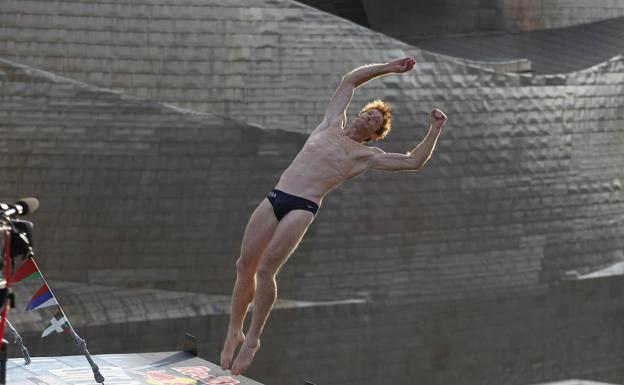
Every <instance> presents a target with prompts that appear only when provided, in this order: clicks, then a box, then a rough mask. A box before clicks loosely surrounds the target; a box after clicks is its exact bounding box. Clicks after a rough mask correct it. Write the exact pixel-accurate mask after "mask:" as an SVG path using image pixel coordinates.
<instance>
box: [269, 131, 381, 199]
mask: <svg viewBox="0 0 624 385" xmlns="http://www.w3.org/2000/svg"><path fill="white" fill-rule="evenodd" d="M374 154H375V152H374V150H373V149H371V148H369V147H367V146H364V145H362V144H360V143H357V142H356V141H354V140H352V139H350V138H349V137H347V136H345V135H344V134H343V132H342V129H341V127H340V126H336V125H335V124H334V125H332V126H330V127H329V128H327V129H325V130H324V131H321V132H319V133H316V134H313V135H311V136H310V137H309V138H308V140H307V141H306V143H305V145H304V146H303V148H302V149H301V151H299V153H298V154H297V156H296V157H295V159H294V160H293V161H292V163H291V164H290V166H289V167H288V168H287V169H286V170H285V171H284V172H283V173H282V176H281V177H280V180H279V182H278V183H277V185H276V186H275V188H277V189H280V190H282V191H285V192H288V193H290V194H293V195H297V196H300V197H303V198H306V199H310V200H312V201H314V202H316V203H317V204H320V203H321V200H322V199H323V197H324V196H325V194H327V193H328V192H329V191H331V190H333V189H334V188H336V187H338V186H339V185H341V184H342V183H343V182H345V181H347V180H349V179H351V178H353V177H355V176H357V175H359V174H361V173H363V172H364V171H366V170H367V169H368V166H367V164H368V160H369V159H370V158H371V157H372V156H373V155H374Z"/></svg>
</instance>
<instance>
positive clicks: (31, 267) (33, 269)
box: [11, 258, 41, 283]
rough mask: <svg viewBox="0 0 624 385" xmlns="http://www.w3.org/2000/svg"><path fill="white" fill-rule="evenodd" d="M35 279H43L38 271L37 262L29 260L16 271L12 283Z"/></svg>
mask: <svg viewBox="0 0 624 385" xmlns="http://www.w3.org/2000/svg"><path fill="white" fill-rule="evenodd" d="M34 278H41V273H40V272H39V269H37V265H36V264H35V260H34V259H32V258H28V259H27V260H26V261H25V262H24V263H22V265H21V266H20V267H19V268H18V269H17V270H16V271H15V273H14V274H13V278H12V279H11V283H17V282H19V281H21V280H31V279H34Z"/></svg>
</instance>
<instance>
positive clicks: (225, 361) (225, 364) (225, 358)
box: [221, 353, 232, 370]
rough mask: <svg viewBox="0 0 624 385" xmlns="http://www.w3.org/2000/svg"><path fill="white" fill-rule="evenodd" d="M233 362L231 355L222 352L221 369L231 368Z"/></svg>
mask: <svg viewBox="0 0 624 385" xmlns="http://www.w3.org/2000/svg"><path fill="white" fill-rule="evenodd" d="M231 362H232V358H231V356H229V355H227V354H225V353H221V369H222V370H228V369H229V368H230V364H231Z"/></svg>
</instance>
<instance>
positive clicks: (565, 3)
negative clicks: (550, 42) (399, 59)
mask: <svg viewBox="0 0 624 385" xmlns="http://www.w3.org/2000/svg"><path fill="white" fill-rule="evenodd" d="M363 4H364V7H365V9H366V16H367V18H368V20H369V24H370V26H371V28H373V29H375V30H376V31H381V32H383V33H386V34H388V35H392V36H396V37H398V38H410V37H418V36H431V35H457V34H466V33H474V32H481V33H482V32H504V31H506V32H518V31H535V30H541V29H548V28H561V27H568V26H573V25H578V24H584V23H591V22H595V21H600V20H605V19H610V18H613V17H618V16H622V15H624V3H622V2H617V1H611V0H599V1H593V0H545V1H536V0H530V1H526V0H488V1H483V0H442V1H440V0H436V1H433V0H428V1H391V2H384V1H381V0H363Z"/></svg>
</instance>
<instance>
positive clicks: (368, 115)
mask: <svg viewBox="0 0 624 385" xmlns="http://www.w3.org/2000/svg"><path fill="white" fill-rule="evenodd" d="M353 126H354V128H356V129H357V130H358V131H359V132H361V134H362V135H363V136H364V138H365V139H364V141H365V142H368V141H372V142H374V141H377V140H380V139H383V138H385V137H386V135H388V133H389V132H390V130H391V128H392V127H391V126H392V112H391V111H390V105H389V104H388V103H386V102H384V101H381V100H379V99H377V100H373V101H372V102H370V103H368V104H367V105H365V106H364V108H362V110H361V111H360V113H359V114H358V116H357V117H356V118H355V119H354V120H353Z"/></svg>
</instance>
